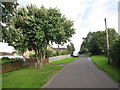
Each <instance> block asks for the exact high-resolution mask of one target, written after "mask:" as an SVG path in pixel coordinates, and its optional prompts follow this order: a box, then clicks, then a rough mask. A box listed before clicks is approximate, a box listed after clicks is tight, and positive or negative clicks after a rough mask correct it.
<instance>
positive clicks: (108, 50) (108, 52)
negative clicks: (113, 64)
mask: <svg viewBox="0 0 120 90" xmlns="http://www.w3.org/2000/svg"><path fill="white" fill-rule="evenodd" d="M104 20H105V29H106V38H107V56H108V64H110V45H109V35H108V29H107V21H106V18H105V19H104Z"/></svg>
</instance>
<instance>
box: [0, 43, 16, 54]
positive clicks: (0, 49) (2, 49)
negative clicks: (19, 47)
mask: <svg viewBox="0 0 120 90" xmlns="http://www.w3.org/2000/svg"><path fill="white" fill-rule="evenodd" d="M15 51H16V50H15V48H14V47H13V46H9V45H8V43H2V42H0V56H5V55H14V53H15Z"/></svg>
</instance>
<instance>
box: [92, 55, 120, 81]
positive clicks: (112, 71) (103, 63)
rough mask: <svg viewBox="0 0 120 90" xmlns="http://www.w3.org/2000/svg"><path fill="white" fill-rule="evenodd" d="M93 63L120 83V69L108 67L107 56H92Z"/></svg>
mask: <svg viewBox="0 0 120 90" xmlns="http://www.w3.org/2000/svg"><path fill="white" fill-rule="evenodd" d="M91 59H92V61H93V62H94V63H95V64H96V66H97V67H98V68H99V69H101V70H103V71H104V72H106V73H107V74H108V75H109V76H111V78H113V79H114V80H115V81H117V82H119V83H120V77H119V76H120V68H118V67H115V66H113V65H108V60H107V57H105V56H92V57H91Z"/></svg>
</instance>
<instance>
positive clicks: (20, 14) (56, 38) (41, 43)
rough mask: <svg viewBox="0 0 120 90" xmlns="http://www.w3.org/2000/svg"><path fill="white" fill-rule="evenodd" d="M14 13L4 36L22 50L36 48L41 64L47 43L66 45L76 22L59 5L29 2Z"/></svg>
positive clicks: (73, 31) (17, 48)
mask: <svg viewBox="0 0 120 90" xmlns="http://www.w3.org/2000/svg"><path fill="white" fill-rule="evenodd" d="M13 13H14V15H13V16H12V18H11V20H10V21H9V23H8V22H7V23H8V26H7V28H5V29H4V30H3V32H4V35H3V39H4V40H5V41H6V42H8V43H9V44H10V45H12V46H14V47H15V49H16V50H18V51H20V52H21V53H23V52H25V51H26V50H27V49H28V50H30V51H31V50H34V51H35V53H36V55H37V60H38V64H40V62H41V65H42V62H43V59H44V58H45V54H46V51H47V45H48V44H52V43H53V42H55V43H56V44H64V43H66V42H68V41H70V40H69V38H70V37H72V35H73V34H74V33H75V30H74V28H73V21H71V20H68V19H67V18H66V17H65V16H64V15H62V14H61V13H60V10H59V9H57V8H49V9H47V8H45V7H44V6H42V7H41V8H37V7H36V6H35V5H28V6H26V7H22V8H19V9H18V10H15V11H14V12H13Z"/></svg>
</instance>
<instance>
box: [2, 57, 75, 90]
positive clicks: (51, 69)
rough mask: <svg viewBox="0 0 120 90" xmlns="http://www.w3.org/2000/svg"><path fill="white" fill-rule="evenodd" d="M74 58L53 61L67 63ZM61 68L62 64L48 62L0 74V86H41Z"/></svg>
mask: <svg viewBox="0 0 120 90" xmlns="http://www.w3.org/2000/svg"><path fill="white" fill-rule="evenodd" d="M75 60H76V58H68V59H63V60H59V61H55V62H53V63H57V64H61V63H62V64H67V63H70V62H73V61H75ZM61 69H63V66H56V65H53V64H48V65H46V66H44V67H43V68H41V69H40V68H33V67H29V68H24V69H21V70H16V71H13V72H9V73H6V74H3V75H2V88H41V87H42V86H43V85H44V84H45V83H47V82H48V81H49V80H50V79H51V77H52V76H54V75H55V74H56V73H57V72H58V71H60V70H61Z"/></svg>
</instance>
